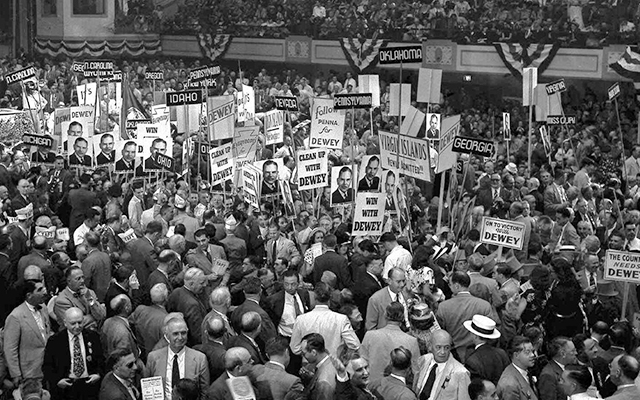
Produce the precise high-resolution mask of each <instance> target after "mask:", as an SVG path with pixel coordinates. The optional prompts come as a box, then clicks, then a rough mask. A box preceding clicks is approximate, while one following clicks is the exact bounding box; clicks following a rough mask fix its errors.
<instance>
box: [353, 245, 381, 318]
mask: <svg viewBox="0 0 640 400" xmlns="http://www.w3.org/2000/svg"><path fill="white" fill-rule="evenodd" d="M365 266H366V272H365V273H364V274H362V273H361V274H360V275H358V277H357V278H356V280H357V282H358V284H357V285H353V296H354V302H355V304H356V306H357V307H358V309H359V310H360V313H361V314H362V318H364V320H365V321H366V320H367V302H368V301H369V298H370V297H371V296H373V294H374V293H376V292H377V291H379V290H380V289H382V288H383V286H384V284H383V282H382V280H381V279H380V274H382V269H383V268H384V263H383V262H382V259H381V258H380V256H378V255H377V254H376V255H373V256H371V257H367V258H366V259H365Z"/></svg>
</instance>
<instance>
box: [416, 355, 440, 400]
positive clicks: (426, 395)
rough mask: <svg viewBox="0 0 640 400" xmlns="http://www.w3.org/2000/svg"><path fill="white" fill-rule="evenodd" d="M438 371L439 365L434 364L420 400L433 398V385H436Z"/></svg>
mask: <svg viewBox="0 0 640 400" xmlns="http://www.w3.org/2000/svg"><path fill="white" fill-rule="evenodd" d="M436 369H438V364H433V367H431V371H429V376H428V377H427V382H426V383H425V384H424V387H423V388H422V392H420V400H428V399H429V397H430V396H431V390H432V389H433V384H434V383H436Z"/></svg>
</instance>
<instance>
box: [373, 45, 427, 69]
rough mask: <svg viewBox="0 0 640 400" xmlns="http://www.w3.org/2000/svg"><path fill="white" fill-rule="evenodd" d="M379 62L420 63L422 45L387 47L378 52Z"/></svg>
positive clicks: (383, 63)
mask: <svg viewBox="0 0 640 400" xmlns="http://www.w3.org/2000/svg"><path fill="white" fill-rule="evenodd" d="M378 56H379V57H380V64H382V65H385V64H400V63H421V62H422V46H407V47H387V48H384V49H380V52H379V53H378Z"/></svg>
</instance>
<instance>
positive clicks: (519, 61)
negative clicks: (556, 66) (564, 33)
mask: <svg viewBox="0 0 640 400" xmlns="http://www.w3.org/2000/svg"><path fill="white" fill-rule="evenodd" d="M494 46H495V47H496V51H497V52H498V55H499V56H500V58H501V59H502V62H504V65H505V66H506V67H507V68H508V69H509V71H511V73H512V74H513V76H515V77H517V78H520V77H522V72H523V69H524V68H527V67H535V68H538V74H539V75H542V73H543V72H544V71H545V70H546V69H547V67H548V66H549V64H551V61H552V60H553V58H554V57H555V56H556V53H557V52H558V49H559V48H560V43H553V44H544V43H539V44H528V45H526V47H525V46H523V45H522V44H520V43H496V44H494Z"/></svg>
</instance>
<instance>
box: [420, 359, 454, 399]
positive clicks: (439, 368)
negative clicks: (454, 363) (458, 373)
mask: <svg viewBox="0 0 640 400" xmlns="http://www.w3.org/2000/svg"><path fill="white" fill-rule="evenodd" d="M434 364H436V365H437V367H436V380H435V381H434V382H433V387H432V388H431V391H433V389H434V388H435V387H436V382H437V381H438V377H440V375H441V374H442V372H444V367H445V366H446V365H447V363H446V362H443V363H439V362H436V361H435V360H432V361H431V363H430V364H429V367H428V368H427V369H426V371H427V373H426V374H423V376H422V380H421V381H420V385H418V388H419V390H418V394H420V393H421V392H422V389H424V385H425V384H426V383H427V379H429V372H431V368H433V365H434ZM429 394H431V393H429Z"/></svg>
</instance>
